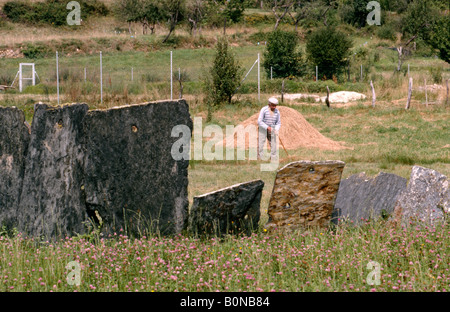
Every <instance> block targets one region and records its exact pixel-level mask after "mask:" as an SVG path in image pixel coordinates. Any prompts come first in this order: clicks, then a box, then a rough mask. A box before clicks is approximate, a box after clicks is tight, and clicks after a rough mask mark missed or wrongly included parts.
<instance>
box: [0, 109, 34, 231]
mask: <svg viewBox="0 0 450 312" xmlns="http://www.w3.org/2000/svg"><path fill="white" fill-rule="evenodd" d="M29 141H30V134H29V132H28V128H27V126H26V125H25V116H24V113H23V112H22V111H21V110H19V109H17V108H15V107H0V226H6V227H7V228H9V229H11V228H12V227H13V226H14V224H15V223H16V211H17V208H18V202H19V198H20V193H21V191H22V180H23V174H24V171H25V158H26V155H27V151H28V143H29Z"/></svg>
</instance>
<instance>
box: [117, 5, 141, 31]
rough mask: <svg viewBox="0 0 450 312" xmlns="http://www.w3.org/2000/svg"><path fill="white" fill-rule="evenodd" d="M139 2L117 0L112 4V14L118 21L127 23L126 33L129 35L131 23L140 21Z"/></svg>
mask: <svg viewBox="0 0 450 312" xmlns="http://www.w3.org/2000/svg"><path fill="white" fill-rule="evenodd" d="M141 9H142V7H141V1H140V0H117V1H116V2H115V3H114V13H115V14H116V15H117V16H118V17H119V19H121V20H124V21H126V22H127V23H128V31H129V33H130V34H131V23H133V22H138V21H139V19H140V10H141Z"/></svg>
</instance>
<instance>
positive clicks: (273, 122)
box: [258, 97, 281, 159]
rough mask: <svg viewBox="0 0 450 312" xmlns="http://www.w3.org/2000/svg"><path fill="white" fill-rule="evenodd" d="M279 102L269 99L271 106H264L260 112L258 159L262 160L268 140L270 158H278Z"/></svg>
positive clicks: (272, 98)
mask: <svg viewBox="0 0 450 312" xmlns="http://www.w3.org/2000/svg"><path fill="white" fill-rule="evenodd" d="M277 105H278V100H277V99H276V98H274V97H271V98H269V104H268V105H267V106H264V107H263V108H262V109H261V111H260V112H259V118H258V126H259V138H258V158H259V159H262V155H263V150H264V144H266V139H267V140H268V141H269V146H270V157H271V158H272V159H274V158H276V155H277V144H276V142H277V140H276V136H277V134H278V131H279V130H280V127H281V115H280V111H279V110H278V109H277Z"/></svg>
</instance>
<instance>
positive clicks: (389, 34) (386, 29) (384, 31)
mask: <svg viewBox="0 0 450 312" xmlns="http://www.w3.org/2000/svg"><path fill="white" fill-rule="evenodd" d="M376 35H377V37H378V38H380V39H387V40H392V41H394V40H395V37H396V34H395V30H394V28H393V27H392V26H391V25H388V24H384V25H383V26H381V27H379V28H378V29H377V32H376Z"/></svg>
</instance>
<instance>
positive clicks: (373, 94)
mask: <svg viewBox="0 0 450 312" xmlns="http://www.w3.org/2000/svg"><path fill="white" fill-rule="evenodd" d="M370 87H371V88H372V107H375V101H376V99H377V96H376V94H375V88H374V87H373V82H372V80H370Z"/></svg>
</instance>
